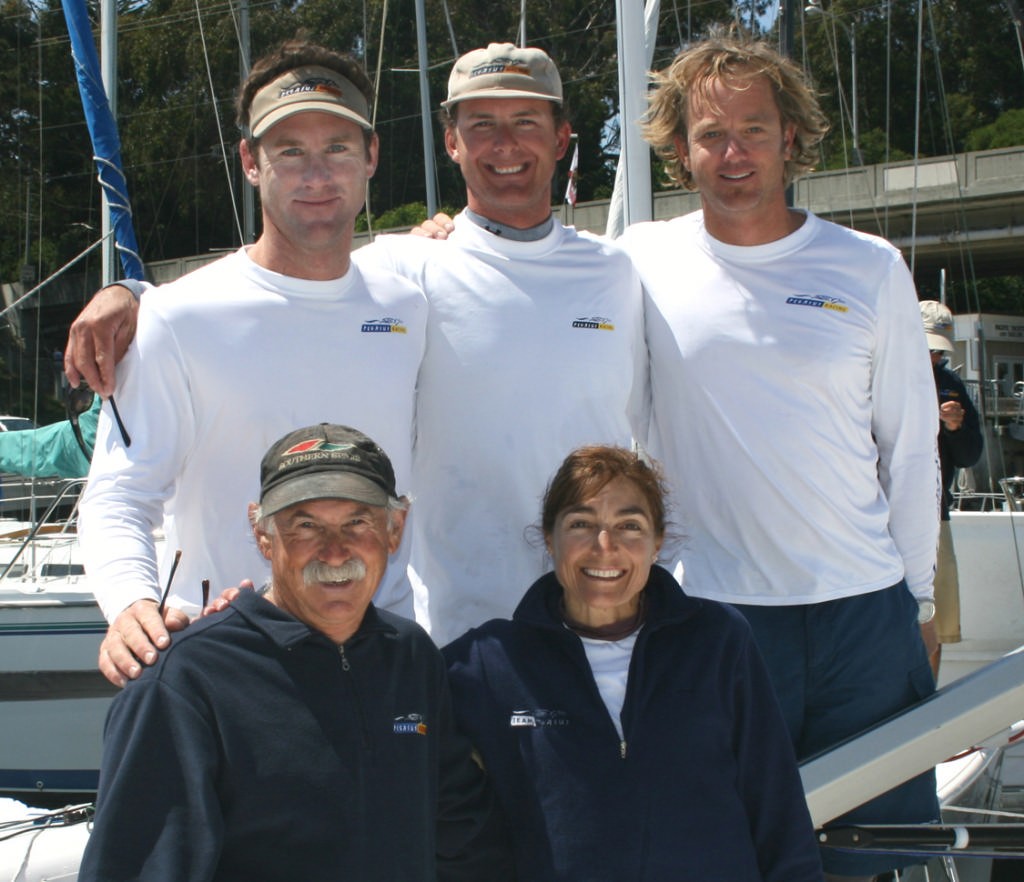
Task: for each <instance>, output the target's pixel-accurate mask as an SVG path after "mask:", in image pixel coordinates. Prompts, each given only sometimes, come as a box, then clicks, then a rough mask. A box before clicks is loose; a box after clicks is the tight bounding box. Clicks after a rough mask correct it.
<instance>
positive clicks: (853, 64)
mask: <svg viewBox="0 0 1024 882" xmlns="http://www.w3.org/2000/svg"><path fill="white" fill-rule="evenodd" d="M840 24H842V22H840ZM844 27H845V25H844ZM847 33H849V35H850V80H851V83H850V103H851V104H852V105H853V108H852V110H851V114H850V115H851V117H852V119H851V121H850V125H851V127H852V128H853V164H854V165H864V160H863V159H862V158H861V155H860V128H859V126H858V124H857V25H856V23H855V22H851V24H850V27H849V28H847Z"/></svg>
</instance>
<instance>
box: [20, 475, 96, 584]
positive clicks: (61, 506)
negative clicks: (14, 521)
mask: <svg viewBox="0 0 1024 882" xmlns="http://www.w3.org/2000/svg"><path fill="white" fill-rule="evenodd" d="M85 482H86V479H85V478H76V479H73V480H70V481H65V482H64V483H63V484H62V486H60V488H59V489H58V490H57V491H56V493H55V495H54V497H53V499H52V500H51V501H50V503H49V505H47V507H46V510H45V512H44V513H43V515H42V517H40V518H38V519H36V520H35V521H34V522H32V523H31V524H30V525H29V526H27V527H26V528H24V529H25V532H24V535H22V533H21V531H20V530H19V531H15V532H14V533H8V534H7V538H8V539H14V540H18V539H20V540H21V541H20V544H19V545H18V547H17V549H16V550H15V552H14V554H13V555H11V558H10V560H8V561H7V562H6V563H5V564H3V565H2V566H3V570H2V572H0V581H2V580H3V579H6V578H8V576H10V575H12V574H19V575H20V574H21V572H20V571H19V570H17V569H16V567H17V566H18V564H19V561H21V560H22V558H24V557H25V555H26V553H27V551H28V550H29V549H32V548H34V547H35V546H36V543H37V542H38V541H39V540H40V539H41V538H42V537H45V538H46V539H48V540H53V539H54V538H58V539H59V538H62V537H69V538H73V537H74V536H75V533H76V523H77V514H78V502H79V499H80V498H81V494H82V489H83V488H84V487H85ZM44 567H48V568H49V569H48V570H47V571H46V572H45V575H47V576H67V575H75V574H77V572H73V571H72V569H71V567H72V564H70V563H69V564H66V565H62V564H59V563H57V564H55V563H53V562H50V563H48V564H44ZM22 570H24V567H23V568H22Z"/></svg>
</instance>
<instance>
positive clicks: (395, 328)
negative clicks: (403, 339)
mask: <svg viewBox="0 0 1024 882" xmlns="http://www.w3.org/2000/svg"><path fill="white" fill-rule="evenodd" d="M359 330H360V331H362V332H363V333H364V334H407V333H409V329H408V328H407V327H406V326H405V325H403V324H402V322H401V320H400V319H396V318H382V319H371V320H370V321H366V322H363V326H362V327H361V328H360V329H359Z"/></svg>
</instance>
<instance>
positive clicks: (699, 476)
mask: <svg viewBox="0 0 1024 882" xmlns="http://www.w3.org/2000/svg"><path fill="white" fill-rule="evenodd" d="M621 244H622V245H623V247H624V248H625V250H626V251H627V253H629V254H630V255H631V256H632V258H633V261H634V264H635V265H636V267H637V269H638V271H639V272H640V275H641V278H642V280H643V283H644V288H645V291H646V293H647V297H648V299H647V338H648V345H649V348H650V353H651V393H652V410H653V422H652V430H651V431H652V437H651V452H652V453H653V454H654V455H655V456H657V457H658V458H659V459H661V461H662V462H663V464H664V465H665V468H666V474H667V477H668V478H669V481H670V483H671V485H672V487H673V490H674V498H675V508H676V516H677V522H678V529H679V532H680V533H681V534H682V539H681V541H680V542H679V543H678V547H677V548H676V550H675V554H676V559H675V562H676V563H677V564H682V565H683V567H684V569H685V586H686V590H687V591H688V592H689V593H691V594H695V595H697V596H702V597H711V598H714V599H717V600H724V601H730V602H734V603H749V604H764V605H787V604H806V603H817V602H820V601H825V600H831V599H835V598H839V597H845V596H852V595H856V594H862V593H867V592H869V591H873V590H878V589H881V588H884V587H887V586H889V585H892V584H895V583H896V582H898V581H899V580H900V579H901V578H903V577H904V576H905V577H906V580H907V583H908V586H909V587H910V589H911V591H912V592H913V593H914V594H915V596H917V597H918V598H924V597H929V596H931V590H932V589H931V585H932V573H933V569H934V561H935V544H936V534H937V529H938V515H937V505H938V478H937V476H938V469H937V456H936V449H935V438H936V434H937V431H938V424H937V414H936V408H935V389H934V381H933V379H932V376H931V367H930V363H929V359H928V352H927V348H926V344H925V340H924V335H923V332H922V329H921V320H920V314H919V311H918V306H917V297H916V294H915V291H914V285H913V280H912V278H911V276H910V273H909V271H908V270H907V267H906V265H905V264H904V262H903V260H902V258H901V256H900V254H899V252H898V251H897V250H896V249H895V248H894V247H893V246H891V245H890V244H889V243H887V242H885V241H884V240H882V239H879V238H877V237H874V236H870V235H867V234H864V233H858V232H854V231H851V230H849V229H846V228H844V227H840V226H837V225H835V224H832V223H828V222H826V221H822V220H820V219H819V218H817V217H815V216H814V215H812V214H808V215H807V217H806V220H805V222H804V223H803V225H802V226H801V227H800V229H798V230H797V231H796V232H794V233H792V234H791V235H789V236H786V237H785V238H783V239H781V240H779V241H776V242H772V243H770V244H767V245H760V246H754V247H740V246H730V245H726V244H724V243H722V242H719V241H717V240H715V239H713V238H712V237H711V236H710V235H709V234H708V233H707V231H706V230H705V229H704V225H703V218H702V214H701V213H700V212H695V213H694V214H690V215H687V216H685V217H681V218H676V219H675V220H672V221H668V222H656V223H649V224H638V225H636V226H633V227H631V228H630V229H628V230H627V231H626V235H625V236H624V237H623V239H622V240H621ZM665 551H666V549H663V553H665ZM678 569H679V567H678V566H677V572H678Z"/></svg>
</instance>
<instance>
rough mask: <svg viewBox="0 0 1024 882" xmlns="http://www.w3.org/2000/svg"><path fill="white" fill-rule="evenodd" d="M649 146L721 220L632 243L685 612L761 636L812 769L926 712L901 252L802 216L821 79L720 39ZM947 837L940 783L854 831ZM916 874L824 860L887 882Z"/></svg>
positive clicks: (708, 44)
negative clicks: (732, 616)
mask: <svg viewBox="0 0 1024 882" xmlns="http://www.w3.org/2000/svg"><path fill="white" fill-rule="evenodd" d="M644 130H645V135H646V137H647V140H648V141H649V143H650V144H651V145H652V146H653V148H654V149H655V151H656V153H657V154H658V156H659V157H660V158H661V159H662V160H663V161H664V162H665V164H666V169H667V171H668V172H669V174H670V175H671V176H672V178H673V179H674V180H675V181H676V182H677V183H679V184H681V185H683V186H684V187H686V188H688V189H691V190H697V191H699V193H700V200H701V209H700V210H699V211H696V212H693V213H692V214H689V215H686V216H684V217H679V218H675V219H673V220H670V221H667V222H655V223H644V224H637V225H634V226H632V227H630V228H629V229H627V230H626V233H625V235H624V237H623V238H622V240H621V242H622V245H623V247H624V248H625V250H626V251H627V253H628V254H629V255H630V256H631V257H632V258H633V263H634V265H635V266H636V268H637V271H638V272H639V273H640V277H641V280H642V282H643V284H644V289H645V292H646V294H647V297H648V300H647V313H646V327H647V341H648V346H649V349H650V358H651V390H652V429H651V438H650V450H651V453H652V454H653V455H655V456H657V457H659V458H660V459H661V461H662V462H663V464H664V466H665V471H666V475H667V478H668V481H669V484H670V486H672V488H673V491H674V493H675V497H674V504H675V510H676V511H677V512H678V513H679V517H680V522H681V528H682V531H684V533H685V535H686V538H685V541H684V542H680V543H676V544H675V546H674V547H673V548H671V549H667V550H666V553H665V557H666V560H667V561H668V562H669V565H670V566H671V567H672V568H673V569H674V570H675V571H676V572H680V571H681V572H683V573H684V574H685V583H684V584H685V587H686V591H687V594H690V595H693V596H697V597H704V598H708V599H713V600H719V601H726V602H729V603H732V604H734V605H735V606H736V608H737V609H739V610H740V611H741V612H742V613H743V615H744V616H745V617H746V618H747V620H748V621H749V622H750V624H751V626H752V628H753V630H754V635H755V637H756V639H757V643H758V646H759V648H760V650H761V652H762V654H763V656H764V658H765V661H766V663H767V665H768V669H769V672H770V674H771V679H772V683H773V685H774V687H775V691H776V694H777V696H778V698H779V702H780V704H781V706H782V710H783V715H784V716H785V719H786V722H787V725H788V727H789V730H790V733H791V736H792V738H793V743H794V745H795V747H796V753H797V757H798V758H801V759H802V758H805V757H808V756H810V755H812V754H814V753H817V752H819V751H822V750H825V749H827V748H829V747H831V746H833V745H835V744H837V743H838V742H839V741H841V740H843V739H845V738H847V737H850V736H853V735H855V734H857V733H859V732H861V731H863V730H864V729H867V728H869V727H870V726H872V725H874V724H875V723H877V722H879V721H881V720H882V719H885V718H887V717H889V716H891V715H893V714H895V713H897V712H899V711H901V710H903V709H905V708H907V707H909V706H911V705H913V704H914V703H916V702H918V701H920V700H921V699H923V698H924V697H926V696H928V695H930V694H931V693H932V692H933V691H934V689H935V683H934V678H933V677H932V674H931V670H930V668H929V666H928V652H927V650H926V648H925V642H924V640H923V639H922V637H923V636H925V635H928V636H930V637H931V636H933V635H934V625H933V624H932V623H931V622H929V621H928V619H929V617H930V613H931V605H932V576H933V572H934V566H935V547H936V541H937V533H938V517H937V510H938V491H939V487H938V473H939V469H938V457H937V453H936V443H935V439H936V436H937V434H938V417H937V413H936V408H935V404H934V401H935V398H934V395H935V392H934V384H933V381H932V378H931V376H930V374H929V372H928V359H927V347H926V346H925V342H924V335H923V333H922V332H921V318H920V314H919V312H918V309H917V296H916V292H915V290H914V283H913V279H912V277H911V275H910V272H909V270H908V269H907V266H906V264H905V263H904V261H903V259H902V256H901V255H900V253H899V251H898V250H897V249H896V248H894V247H893V246H892V245H891V244H889V243H888V242H886V241H885V240H883V239H880V238H878V237H876V236H871V235H868V234H866V233H861V232H857V231H854V230H851V229H848V228H846V227H842V226H839V225H837V224H833V223H828V222H826V221H823V220H821V219H820V218H817V217H815V216H814V215H813V214H812V213H811V212H809V211H805V210H799V209H794V208H791V207H789V205H788V204H787V200H786V188H787V187H788V186H789V185H790V184H791V183H792V182H793V180H794V179H795V178H796V177H798V176H799V175H800V174H802V173H804V172H805V171H807V170H808V169H809V168H810V167H811V165H812V163H813V162H814V160H815V158H816V156H817V150H816V147H817V145H818V143H819V142H820V140H821V138H822V136H823V135H824V133H825V131H826V130H827V123H826V120H825V118H824V116H823V114H822V113H821V109H820V107H819V105H818V101H817V98H816V97H815V94H814V91H813V89H812V88H811V86H810V84H809V83H808V81H807V79H806V77H805V75H804V72H803V71H802V70H801V69H800V68H799V66H797V65H796V64H794V63H793V62H792V61H790V60H789V59H786V58H785V57H783V56H782V55H780V54H779V53H778V52H777V51H776V50H775V49H773V48H772V47H770V46H769V45H767V44H766V43H764V42H759V41H754V40H749V39H746V38H743V37H735V36H732V35H729V34H727V33H724V32H719V33H715V34H713V35H712V36H711V37H710V38H709V39H707V40H705V41H702V42H700V43H696V44H694V45H692V46H690V47H688V48H686V49H684V50H683V51H682V52H681V53H680V54H679V55H678V56H677V57H676V58H675V59H674V61H673V62H672V63H671V64H670V65H669V67H668V68H667V69H666V70H664V71H662V72H661V73H659V74H657V75H656V77H655V88H654V90H653V91H652V93H651V101H650V106H649V110H648V113H647V115H646V118H645V121H644ZM936 818H938V804H937V799H936V789H935V776H934V774H933V773H931V772H929V773H927V774H924V775H921V776H919V777H917V778H915V779H913V780H912V781H909V782H907V783H906V784H904V785H902V786H900V787H898V788H895V789H893V790H891V791H889V792H888V793H886V794H884V795H883V796H881V797H879V798H878V799H876V800H872V801H871V802H869V803H868V804H867V805H865V806H863V807H861V808H859V809H856V810H855V811H854V812H851V813H850V814H848V815H846V816H844V818H843V820H842V821H841V822H847V821H848V822H849V823H914V822H927V821H931V820H934V819H936ZM913 860H914V859H913V858H905V857H894V856H885V855H882V856H870V855H856V854H852V855H851V854H840V853H836V852H833V851H831V850H830V851H829V852H828V853H827V854H825V856H824V862H825V869H826V871H827V872H828V873H831V874H833V875H840V876H841V875H845V876H851V877H854V878H861V879H866V878H871V876H872V875H873V874H877V873H881V872H884V871H888V870H891V869H893V868H894V867H896V866H899V865H900V864H901V863H909V862H913Z"/></svg>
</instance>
